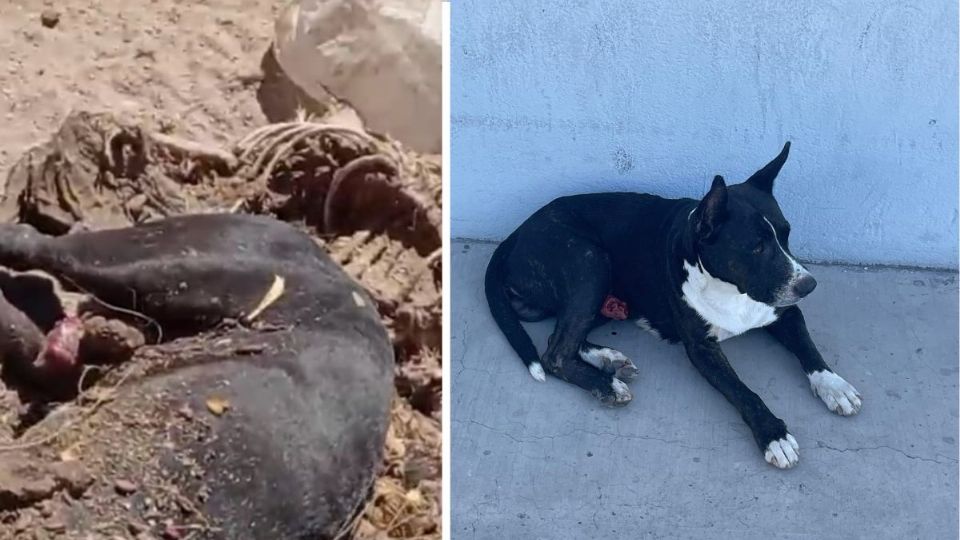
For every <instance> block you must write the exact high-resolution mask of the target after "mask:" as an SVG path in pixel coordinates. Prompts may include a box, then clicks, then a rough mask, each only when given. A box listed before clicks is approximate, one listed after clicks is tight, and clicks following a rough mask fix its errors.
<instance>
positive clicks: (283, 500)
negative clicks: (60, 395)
mask: <svg viewBox="0 0 960 540" xmlns="http://www.w3.org/2000/svg"><path fill="white" fill-rule="evenodd" d="M0 265H3V266H5V267H7V268H10V269H13V270H16V271H29V270H41V271H43V272H46V273H48V274H50V275H51V276H53V277H55V278H57V279H60V280H62V283H63V284H64V286H65V287H76V288H77V289H80V290H82V291H84V292H85V293H89V294H91V295H93V296H95V297H96V298H97V299H99V300H100V301H103V302H106V303H108V304H111V305H113V306H119V307H121V308H124V309H127V310H133V311H136V312H138V313H140V314H142V315H143V316H146V317H148V318H150V319H152V320H154V321H155V322H156V323H158V324H159V326H160V327H161V328H162V329H163V330H164V333H165V335H170V336H172V335H189V334H191V333H193V334H195V333H198V332H201V331H204V330H210V329H212V328H214V327H217V326H218V325H222V324H223V322H224V321H227V320H234V321H243V320H244V317H248V318H249V316H250V315H251V314H252V312H253V311H254V310H255V309H256V308H257V306H258V303H259V302H260V301H261V300H262V299H263V297H264V293H265V291H267V290H268V289H270V288H271V284H272V283H275V282H276V280H277V279H278V277H279V278H282V279H283V283H284V287H283V293H282V295H281V296H280V297H279V298H278V299H277V300H276V301H275V302H274V303H272V304H271V305H270V306H269V307H267V308H266V309H265V310H263V311H262V312H261V313H260V314H259V315H258V316H257V319H256V322H257V324H258V325H263V326H268V327H270V328H271V330H269V331H262V332H259V331H255V330H254V329H252V328H249V327H243V326H242V325H240V326H239V327H238V328H236V330H234V331H232V332H231V331H227V332H226V333H224V334H221V335H218V336H217V337H218V344H220V343H223V344H225V343H231V345H230V346H231V347H234V348H235V349H236V350H244V351H245V352H244V353H243V354H242V355H241V354H234V355H226V356H225V357H224V356H214V355H208V356H203V354H205V353H203V354H199V357H196V358H193V359H192V360H191V361H190V362H189V363H187V364H185V365H181V366H174V367H173V369H171V370H170V371H169V372H165V373H160V374H157V375H154V376H151V377H150V378H147V379H145V380H142V381H135V382H133V383H132V385H129V386H132V388H133V390H132V392H128V393H126V394H124V395H122V396H120V397H118V398H117V399H118V400H122V399H127V400H129V401H130V406H131V407H134V408H136V407H138V406H141V405H142V404H143V403H144V402H145V397H144V396H145V395H146V394H147V393H150V394H151V395H154V394H155V395H158V396H161V397H163V396H167V397H168V398H169V400H170V405H169V407H168V408H169V409H170V410H176V407H177V406H178V404H179V403H183V402H185V401H186V402H191V403H193V407H194V410H203V409H204V406H203V404H204V399H205V398H206V397H207V396H209V395H211V393H212V392H214V390H215V391H216V393H217V394H218V395H219V396H221V397H222V398H223V399H225V400H226V402H227V403H229V406H230V410H229V413H227V414H223V415H222V416H220V417H217V418H214V419H213V421H212V422H211V429H212V432H211V433H210V434H209V436H208V437H204V438H203V440H186V441H180V442H181V443H182V445H183V447H182V448H181V449H180V450H181V451H183V452H186V453H187V454H188V457H189V458H190V459H191V460H192V461H191V462H192V463H203V464H211V463H212V465H210V466H209V467H208V470H207V473H206V476H205V477H204V478H203V481H204V483H205V489H206V492H207V493H208V495H207V496H206V497H205V501H204V503H203V505H202V506H203V507H202V509H201V510H202V511H203V512H204V514H206V515H208V516H210V517H211V518H213V519H214V520H215V522H216V526H217V527H218V530H219V531H220V532H219V533H217V537H222V538H230V539H241V538H254V539H260V538H274V539H283V538H289V539H294V538H332V537H333V536H334V535H335V534H336V532H337V530H338V529H339V528H340V526H341V525H342V523H343V521H344V520H345V519H347V518H349V517H350V513H351V512H352V511H355V510H356V509H357V508H358V505H359V503H360V502H361V501H362V500H363V498H364V497H365V496H366V493H367V488H368V487H369V486H370V485H371V481H372V478H373V475H374V473H375V471H376V469H377V466H378V464H379V461H380V456H381V449H382V446H383V443H384V436H385V432H386V428H387V423H388V420H389V408H390V401H391V399H392V396H393V351H392V347H391V344H390V341H389V339H388V336H387V333H386V330H385V328H384V326H383V325H382V323H381V320H380V317H379V315H378V313H377V311H376V310H375V309H374V306H373V302H372V300H371V299H370V297H369V296H368V295H367V294H366V292H365V291H364V290H363V289H361V287H360V286H359V285H357V284H356V283H355V282H354V281H353V280H352V279H351V278H350V277H348V276H347V275H346V274H345V273H344V272H343V271H342V270H341V269H340V268H339V267H338V266H337V265H336V263H334V262H333V261H332V260H331V259H330V258H329V257H328V256H327V255H326V254H325V253H324V252H323V251H322V250H321V249H320V248H319V247H318V246H317V245H316V244H315V243H314V242H313V241H312V240H311V239H310V238H309V237H308V236H307V235H305V234H303V233H301V232H299V231H297V230H295V229H294V228H292V227H290V226H289V225H286V224H284V223H281V222H278V221H275V220H272V219H268V218H261V217H254V216H242V215H225V214H219V215H194V216H182V217H175V218H170V219H166V220H163V221H158V222H153V223H148V224H144V225H139V226H136V227H131V228H125V229H117V230H106V231H99V232H92V233H78V234H70V235H67V236H62V237H47V236H43V235H41V234H39V233H37V232H36V231H35V230H34V229H32V228H30V227H28V226H24V225H0ZM11 321H12V322H13V323H15V325H20V326H21V327H24V328H25V330H24V332H21V333H20V336H21V339H19V341H17V340H14V342H13V346H12V347H11V345H10V344H11V339H10V338H11V337H12V336H5V340H4V341H5V342H4V343H3V344H0V345H2V346H4V347H6V349H7V351H6V352H7V353H8V354H7V355H6V357H5V358H4V362H5V368H7V367H10V368H13V369H19V370H21V371H22V372H24V373H25V374H26V375H27V376H32V377H33V379H34V380H37V379H41V380H42V379H43V378H44V377H48V378H49V377H54V376H58V375H59V374H63V373H65V372H69V371H71V369H74V368H75V366H76V363H77V359H76V353H77V341H78V340H79V337H78V336H77V335H76V333H77V332H78V325H77V323H76V322H75V321H72V320H64V321H60V322H59V323H58V325H57V327H56V328H55V329H54V330H53V331H51V332H50V333H49V334H48V335H47V337H46V338H43V339H46V342H42V341H41V342H37V340H38V338H37V336H40V337H41V338H42V337H43V335H44V332H42V331H39V330H38V329H30V328H28V327H29V325H30V323H29V322H28V321H25V318H24V317H23V315H22V313H20V312H19V311H18V310H17V309H15V308H14V307H13V306H12V305H11V304H9V303H7V302H6V301H4V302H2V303H0V325H4V326H6V325H5V323H7V322H11ZM248 326H250V325H248ZM42 330H44V331H46V330H49V329H42ZM23 336H26V337H23ZM31 336H32V337H31ZM214 345H217V344H214ZM197 350H204V349H203V347H199V348H198V349H197ZM231 350H233V349H231ZM10 351H13V352H14V353H15V354H14V355H13V356H11V355H10V354H9V353H10ZM17 354H19V355H20V357H19V359H18V358H17V357H16V355H17ZM170 416H171V417H173V416H175V415H174V414H173V413H171V414H170ZM97 436H98V437H99V436H100V435H97ZM103 436H109V435H108V434H104V435H103ZM160 437H161V439H160V440H159V441H158V442H157V443H156V448H154V450H155V451H157V452H160V450H159V449H160V448H162V447H163V446H164V445H166V444H168V443H169V442H170V440H171V439H170V436H169V435H168V434H161V435H160ZM108 442H111V441H108ZM112 442H113V443H117V444H119V441H112ZM211 456H214V457H215V459H213V458H211ZM153 458H158V456H153ZM158 459H160V461H161V462H162V463H166V462H165V461H163V459H165V458H163V459H161V458H158ZM211 460H212V461H211Z"/></svg>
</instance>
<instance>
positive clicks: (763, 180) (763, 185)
mask: <svg viewBox="0 0 960 540" xmlns="http://www.w3.org/2000/svg"><path fill="white" fill-rule="evenodd" d="M789 154H790V141H787V144H785V145H783V150H781V151H780V155H779V156H777V157H775V158H773V161H771V162H770V163H767V165H766V166H765V167H764V168H762V169H760V170H759V171H757V172H755V173H753V176H751V177H750V178H747V181H746V182H744V183H745V184H750V185H751V186H753V187H755V188H757V189H759V190H760V191H763V192H765V193H772V192H773V181H774V180H776V179H777V175H778V174H780V169H781V168H783V164H784V162H785V161H787V155H789Z"/></svg>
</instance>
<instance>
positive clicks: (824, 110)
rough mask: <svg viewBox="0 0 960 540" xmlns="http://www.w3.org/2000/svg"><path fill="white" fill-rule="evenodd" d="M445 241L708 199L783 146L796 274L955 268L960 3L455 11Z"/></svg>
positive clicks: (634, 3) (548, 5) (504, 1)
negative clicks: (576, 196) (848, 267)
mask: <svg viewBox="0 0 960 540" xmlns="http://www.w3.org/2000/svg"><path fill="white" fill-rule="evenodd" d="M451 18H452V24H451V28H452V31H451V63H452V68H451V69H452V72H451V107H452V118H451V152H452V153H451V160H452V166H451V181H452V190H453V191H452V195H451V198H452V213H451V226H452V233H453V236H454V237H461V238H476V239H501V238H503V237H504V236H506V235H507V234H509V232H510V231H511V230H512V229H513V228H514V227H515V226H517V225H518V224H519V223H520V222H521V221H522V220H523V219H524V218H525V217H526V216H528V215H529V214H530V213H531V212H532V211H534V210H535V209H536V208H538V207H539V206H541V205H542V204H544V203H546V202H548V201H549V200H551V199H553V198H554V197H556V196H559V195H563V194H571V193H582V192H592V191H610V190H631V191H645V192H651V193H656V194H660V195H664V196H672V197H673V196H690V197H699V196H700V195H702V194H703V193H704V192H705V190H706V188H707V187H708V185H709V181H710V180H711V179H712V177H713V175H714V174H723V175H724V176H725V177H726V178H727V180H728V182H732V181H739V180H742V179H745V178H746V177H747V176H748V175H749V174H750V173H752V172H753V171H754V170H755V169H757V168H759V167H760V166H762V165H763V164H764V163H766V162H767V161H768V160H769V159H771V158H773V157H774V156H775V155H776V153H777V152H778V151H779V150H780V147H781V146H782V144H783V142H784V141H786V140H791V141H793V146H792V150H791V157H790V160H789V161H788V162H787V164H786V166H785V167H784V169H783V171H782V172H781V175H780V179H779V182H778V184H777V188H776V190H775V193H776V194H777V196H778V198H779V200H780V202H781V206H782V207H783V209H784V213H785V214H786V215H787V217H788V219H790V220H791V222H792V223H793V231H794V233H793V235H792V236H791V240H792V241H791V244H792V245H793V247H794V251H795V252H796V253H797V255H798V256H800V257H802V258H806V259H811V260H819V261H840V262H860V263H888V264H907V265H920V266H942V267H956V266H957V262H958V261H957V240H958V236H957V219H958V218H957V216H958V214H957V199H958V193H957V178H958V171H957V152H958V146H957V115H958V110H957V84H958V80H957V3H956V1H955V0H930V1H927V0H924V1H923V2H913V3H909V2H903V1H886V2H884V1H877V0H864V1H857V2H852V1H847V0H842V1H841V0H826V1H818V2H777V1H762V0H744V1H730V0H728V1H717V2H714V1H707V0H700V1H696V2H677V1H675V0H655V1H639V0H620V1H612V0H607V1H600V0H597V1H560V0H500V1H497V2H491V1H489V0H454V2H453V4H452V14H451Z"/></svg>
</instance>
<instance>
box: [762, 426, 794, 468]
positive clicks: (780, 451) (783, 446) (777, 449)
mask: <svg viewBox="0 0 960 540" xmlns="http://www.w3.org/2000/svg"><path fill="white" fill-rule="evenodd" d="M763 459H765V460H767V463H769V464H771V465H773V466H774V467H776V468H778V469H789V468H791V467H793V466H794V465H796V464H797V463H799V462H800V445H799V444H797V440H796V439H794V438H793V435H791V434H789V433H787V435H786V436H785V437H784V438H782V439H777V440H775V441H772V442H771V443H770V444H768V445H767V449H766V450H764V452H763Z"/></svg>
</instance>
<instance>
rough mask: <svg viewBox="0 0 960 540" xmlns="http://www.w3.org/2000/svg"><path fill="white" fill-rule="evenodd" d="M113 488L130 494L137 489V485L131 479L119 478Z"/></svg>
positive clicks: (123, 493) (120, 492)
mask: <svg viewBox="0 0 960 540" xmlns="http://www.w3.org/2000/svg"><path fill="white" fill-rule="evenodd" d="M113 489H115V490H117V493H119V494H121V495H129V494H131V493H133V492H135V491H136V490H137V485H136V484H134V483H133V482H131V481H129V480H117V481H116V482H114V483H113Z"/></svg>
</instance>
